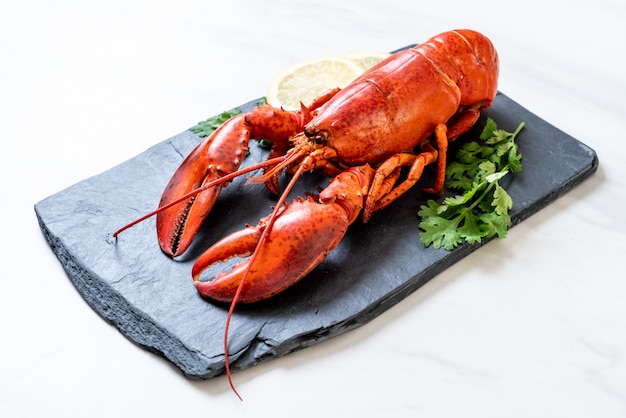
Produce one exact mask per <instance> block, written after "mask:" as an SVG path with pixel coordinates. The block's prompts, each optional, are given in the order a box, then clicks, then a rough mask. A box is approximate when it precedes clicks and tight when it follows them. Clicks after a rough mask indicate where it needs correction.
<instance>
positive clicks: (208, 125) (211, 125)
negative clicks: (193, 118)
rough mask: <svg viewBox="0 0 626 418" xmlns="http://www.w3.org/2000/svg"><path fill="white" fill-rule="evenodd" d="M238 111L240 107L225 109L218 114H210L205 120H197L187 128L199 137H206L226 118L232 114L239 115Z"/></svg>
mask: <svg viewBox="0 0 626 418" xmlns="http://www.w3.org/2000/svg"><path fill="white" fill-rule="evenodd" d="M240 113H241V109H239V108H238V107H235V108H233V109H230V110H225V111H223V112H222V113H220V114H219V115H215V116H211V117H210V118H208V119H207V120H203V121H202V122H198V123H197V124H196V125H194V126H192V127H191V128H189V130H190V131H191V132H193V133H194V134H198V136H199V137H200V138H206V137H207V136H209V135H211V133H212V132H213V131H215V130H216V129H217V128H219V127H220V126H221V125H222V124H223V123H224V122H226V121H227V120H228V119H230V118H232V117H233V116H236V115H239V114H240Z"/></svg>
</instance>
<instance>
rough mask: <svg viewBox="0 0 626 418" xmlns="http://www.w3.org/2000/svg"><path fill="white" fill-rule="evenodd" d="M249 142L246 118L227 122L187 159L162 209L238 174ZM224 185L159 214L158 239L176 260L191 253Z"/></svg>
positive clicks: (167, 190)
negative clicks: (227, 175)
mask: <svg viewBox="0 0 626 418" xmlns="http://www.w3.org/2000/svg"><path fill="white" fill-rule="evenodd" d="M249 139H250V131H249V129H247V127H246V126H245V119H244V116H243V115H238V116H235V117H233V118H231V119H229V120H228V121H226V122H225V123H224V124H223V125H222V126H220V127H219V129H217V130H216V131H215V132H213V134H212V135H210V136H208V137H207V138H205V140H204V141H202V142H201V143H200V144H199V145H198V146H197V147H196V148H195V149H194V150H193V151H192V152H191V153H190V154H189V155H188V156H187V158H185V160H184V161H183V163H182V164H181V165H180V167H178V169H177V170H176V172H175V173H174V175H173V176H172V178H171V179H170V181H169V183H168V185H167V186H166V188H165V190H164V191H163V194H162V196H161V201H160V203H159V207H162V206H165V205H167V204H168V203H169V202H172V201H174V200H176V199H178V198H179V197H180V196H184V195H186V194H187V193H189V192H191V191H193V190H195V189H198V188H199V187H201V186H202V185H204V184H206V183H208V182H211V181H214V180H218V179H219V178H221V177H223V176H224V175H226V174H230V173H232V172H234V171H237V169H238V168H239V166H240V165H241V162H242V161H243V158H244V156H245V153H246V150H247V147H248V140H249ZM224 185H225V184H219V185H217V186H215V187H211V188H209V189H207V190H205V191H202V192H200V193H198V194H196V195H194V196H192V197H190V198H188V199H186V200H185V201H183V202H180V203H178V204H175V205H174V206H171V207H169V208H166V209H164V210H162V211H160V212H158V213H157V218H156V225H157V236H158V239H159V245H160V246H161V249H162V250H163V252H165V253H166V254H168V255H170V256H172V257H175V256H177V255H180V254H182V253H183V252H185V250H187V248H188V247H189V245H190V244H191V242H192V240H193V238H194V237H195V236H196V234H197V232H198V230H199V229H200V227H201V226H202V222H204V219H205V218H206V216H207V214H208V213H209V212H210V211H211V209H212V208H213V205H214V203H215V200H216V199H217V197H218V196H219V193H220V190H221V189H222V187H224Z"/></svg>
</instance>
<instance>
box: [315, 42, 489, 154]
mask: <svg viewBox="0 0 626 418" xmlns="http://www.w3.org/2000/svg"><path fill="white" fill-rule="evenodd" d="M497 77H498V56H497V54H496V52H495V49H494V48H493V46H492V45H491V43H490V42H489V41H488V40H487V38H485V37H484V36H482V35H479V34H477V33H475V32H470V31H455V32H447V33H444V34H441V35H439V36H436V37H434V38H432V39H430V40H429V41H428V42H426V43H424V44H421V45H418V46H416V47H415V48H411V49H407V50H404V51H400V52H398V53H396V54H394V55H393V56H392V57H390V58H389V59H387V60H385V61H383V62H381V63H380V64H378V65H377V66H375V67H374V68H371V69H370V70H369V71H367V72H365V73H364V74H363V75H362V76H361V77H359V78H358V79H356V80H355V81H354V82H353V83H351V84H350V85H349V86H347V87H346V88H344V89H343V90H342V91H341V92H340V93H338V94H337V95H335V96H334V97H333V98H332V99H330V100H329V101H328V103H326V104H325V105H324V106H323V108H322V109H320V112H319V113H318V114H317V116H316V117H315V118H314V119H313V120H312V121H311V122H310V123H309V125H308V126H307V128H305V130H307V131H328V132H329V133H330V134H329V136H328V146H330V147H332V148H334V149H335V150H337V154H338V156H339V158H340V159H341V160H342V161H343V162H344V163H346V164H348V165H359V164H364V163H369V164H377V163H380V162H382V161H383V160H385V159H387V158H389V157H390V156H392V155H393V154H396V153H400V152H403V151H405V150H407V149H410V148H412V147H414V146H415V145H418V144H420V143H422V142H423V141H424V140H426V139H427V138H428V137H429V136H430V135H432V133H433V132H434V131H435V127H436V126H437V125H439V124H442V123H443V124H445V123H447V122H448V121H449V120H450V119H451V118H452V117H453V116H454V115H455V114H457V112H459V113H460V115H464V114H465V112H467V111H468V109H467V107H468V106H469V108H470V109H471V112H472V113H471V115H472V116H474V115H477V114H478V112H479V111H481V110H483V109H484V108H486V107H488V106H489V105H490V104H491V101H492V100H493V98H494V96H495V94H496V90H497ZM475 111H476V112H475ZM474 112H475V113H474ZM476 118H477V116H476ZM470 127H471V125H470ZM462 129H463V132H464V131H466V130H467V129H468V126H467V124H465V125H463V126H462ZM460 133H462V132H459V133H452V134H455V135H454V136H453V137H452V136H451V133H448V139H449V140H453V139H455V138H456V137H458V135H459V134H460Z"/></svg>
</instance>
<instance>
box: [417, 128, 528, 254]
mask: <svg viewBox="0 0 626 418" xmlns="http://www.w3.org/2000/svg"><path fill="white" fill-rule="evenodd" d="M523 127H524V123H523V122H522V123H521V124H520V125H519V126H518V127H517V129H516V130H515V132H513V133H509V132H506V131H504V130H501V129H498V128H497V125H496V123H495V122H494V121H493V119H491V118H489V119H487V122H486V124H485V128H484V129H483V132H482V133H481V134H480V139H481V142H477V141H475V142H470V143H467V144H464V145H462V146H461V148H460V149H459V151H458V152H457V155H456V156H457V161H454V162H452V163H451V164H449V166H448V168H447V170H446V177H447V179H448V181H447V183H446V185H447V187H448V188H449V189H452V190H456V191H460V192H462V194H458V195H456V196H454V197H447V198H445V199H444V200H443V203H442V204H441V205H440V204H438V203H437V202H435V201H434V200H429V201H428V202H427V204H426V205H422V206H421V208H420V211H419V212H418V215H419V216H420V217H421V219H422V221H421V222H420V224H419V227H420V228H421V229H422V230H423V231H424V232H420V234H419V235H420V239H421V241H422V243H424V245H426V246H427V247H428V246H430V245H431V244H432V246H433V247H434V248H441V247H443V248H445V249H446V250H448V251H449V250H452V249H453V248H455V247H457V246H458V245H459V244H461V243H462V242H463V241H466V242H467V243H469V244H472V243H479V242H480V241H481V240H482V238H491V237H493V236H495V235H497V236H498V237H499V238H504V237H505V236H506V231H507V229H508V228H509V227H510V226H511V218H510V216H509V209H511V207H512V206H513V201H512V199H511V196H509V194H508V193H507V191H506V190H505V189H504V188H503V187H502V186H500V183H499V181H500V180H501V179H502V178H503V177H504V176H506V175H507V174H508V173H509V172H513V173H518V172H520V171H522V163H521V159H522V156H521V154H520V153H519V152H518V149H517V144H515V137H516V136H517V134H519V132H520V131H521V130H522V128H523Z"/></svg>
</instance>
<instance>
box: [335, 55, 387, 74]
mask: <svg viewBox="0 0 626 418" xmlns="http://www.w3.org/2000/svg"><path fill="white" fill-rule="evenodd" d="M390 55H391V54H390V53H389V52H384V51H360V52H353V53H351V54H347V55H344V57H345V58H348V59H349V60H352V61H354V62H355V63H356V64H358V65H359V66H360V67H361V68H363V69H364V70H367V69H368V68H371V67H373V66H374V65H376V64H378V63H379V62H380V61H382V60H384V59H385V58H387V57H389V56H390Z"/></svg>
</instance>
